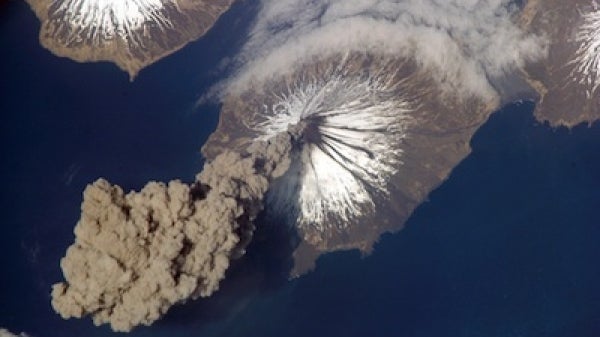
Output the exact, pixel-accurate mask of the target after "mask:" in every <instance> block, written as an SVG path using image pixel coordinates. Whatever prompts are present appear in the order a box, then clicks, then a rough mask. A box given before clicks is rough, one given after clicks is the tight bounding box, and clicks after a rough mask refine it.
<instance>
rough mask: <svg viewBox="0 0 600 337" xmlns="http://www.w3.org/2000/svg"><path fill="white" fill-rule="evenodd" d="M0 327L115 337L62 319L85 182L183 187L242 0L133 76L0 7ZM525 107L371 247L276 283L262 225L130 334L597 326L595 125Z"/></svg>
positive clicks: (270, 240)
mask: <svg viewBox="0 0 600 337" xmlns="http://www.w3.org/2000/svg"><path fill="white" fill-rule="evenodd" d="M0 10H1V12H0V48H1V49H0V51H1V54H0V55H1V59H0V112H1V114H2V115H1V116H2V117H1V118H2V120H1V123H0V128H1V131H0V137H1V138H0V149H1V152H0V155H1V158H2V161H1V165H0V172H1V174H2V177H3V179H2V181H3V184H2V190H1V191H2V192H1V193H0V200H1V206H0V211H1V213H2V218H1V222H0V226H1V229H2V232H1V234H0V267H1V268H2V271H1V272H0V327H5V328H8V329H10V330H12V331H14V332H20V331H26V332H28V333H30V334H31V335H33V336H36V337H55V336H56V337H62V336H64V337H72V336H113V335H117V334H114V333H112V332H111V331H110V330H109V329H108V328H107V327H100V328H97V327H94V326H93V325H92V323H91V321H90V320H89V319H86V320H69V321H64V320H62V319H61V318H60V317H59V316H58V315H56V314H54V312H53V311H52V308H51V307H50V303H49V290H50V286H51V284H52V283H55V282H57V281H60V280H62V275H61V271H60V267H59V265H58V263H59V260H60V258H61V257H62V255H63V254H64V250H65V248H66V247H67V246H68V245H69V244H71V243H72V241H73V234H72V229H73V226H74V225H75V222H76V221H77V218H78V216H79V205H80V202H81V192H82V191H83V188H84V187H85V185H86V184H87V183H89V182H91V181H93V180H95V179H96V178H98V177H100V176H102V177H106V178H108V179H109V180H110V181H112V182H114V183H118V184H120V185H122V186H124V187H125V188H127V189H131V188H136V189H138V188H140V187H141V186H143V184H144V183H145V182H146V181H147V180H149V179H157V180H169V179H173V178H181V179H183V180H187V181H190V180H192V179H193V176H194V173H195V172H197V171H198V170H199V169H200V168H201V165H202V158H201V156H200V154H199V148H200V147H201V145H202V144H203V142H204V141H205V139H206V137H207V136H208V135H209V134H210V132H212V130H213V129H214V128H215V126H216V122H217V118H218V107H215V106H203V107H199V108H197V107H195V101H196V100H197V98H198V97H199V95H201V94H202V93H203V92H204V91H205V90H206V89H207V88H208V86H210V84H211V83H213V82H214V81H215V80H216V79H217V77H218V76H220V75H219V74H218V73H217V72H216V71H215V69H217V68H218V67H219V64H220V62H221V60H222V59H224V58H226V57H227V56H231V55H232V54H233V53H234V52H235V49H236V46H239V43H240V42H241V37H242V36H243V34H244V31H245V29H246V28H247V23H248V18H250V17H251V16H252V12H253V6H252V4H251V3H249V2H246V3H240V4H239V5H237V6H236V8H234V10H233V11H232V12H231V13H229V14H228V15H226V16H225V17H223V19H222V20H221V21H220V22H219V23H218V24H217V26H216V27H215V29H214V30H213V31H212V32H211V33H210V34H209V35H208V36H207V37H206V38H204V39H202V40H200V41H198V42H196V43H194V44H192V45H190V46H189V47H187V48H185V49H184V50H182V51H180V52H179V53H177V54H175V55H172V56H171V57H168V58H166V59H164V60H162V61H160V62H158V63H157V64H155V65H153V66H151V67H149V68H148V69H146V70H144V71H142V72H141V74H140V76H139V78H138V79H137V80H136V81H135V82H134V83H129V81H128V77H127V75H126V74H125V73H123V72H120V71H119V70H117V69H116V68H115V67H114V66H113V65H110V64H85V65H83V64H77V63H75V62H72V61H69V60H66V59H61V58H57V57H54V56H52V55H51V54H50V53H49V52H47V51H45V50H44V49H42V48H41V47H40V46H39V44H38V40H37V31H38V29H39V24H38V22H37V20H36V18H35V17H34V16H33V14H32V13H30V11H29V10H28V8H27V6H26V5H25V4H24V3H22V2H21V1H12V2H9V4H8V5H6V6H0ZM532 110H533V105H532V103H521V104H512V105H509V106H507V107H505V108H504V109H502V110H501V111H499V112H497V113H496V114H494V115H493V116H492V118H491V119H490V121H489V122H488V123H487V124H485V125H484V126H483V127H482V128H481V129H480V130H479V131H478V132H477V134H476V136H475V137H474V139H473V141H472V146H473V153H472V154H471V155H470V156H469V157H468V158H467V159H466V160H464V161H463V162H462V163H461V164H460V165H459V166H458V167H457V168H456V169H455V170H454V171H453V173H452V175H451V177H450V179H449V180H448V181H447V182H445V183H444V184H443V185H442V186H441V187H439V188H438V189H437V190H436V191H434V192H433V193H432V194H431V196H430V198H429V201H428V202H426V203H425V204H423V205H422V206H421V207H419V208H418V209H417V211H416V212H415V214H414V215H413V216H412V217H411V219H410V220H409V221H408V224H407V228H406V229H405V230H403V231H402V232H400V233H397V234H394V235H385V236H384V237H383V238H382V240H381V241H380V242H379V243H378V244H377V246H376V249H375V252H374V253H373V254H372V255H371V256H368V257H361V256H360V255H359V253H356V252H343V253H334V254H329V255H326V256H324V257H322V258H321V259H320V260H319V262H318V264H317V268H316V270H315V271H314V272H312V273H310V274H308V275H306V276H303V277H301V278H299V279H296V280H292V281H288V280H286V278H285V270H286V268H287V267H288V266H287V265H286V263H287V260H286V258H285V256H283V255H282V254H283V253H282V252H284V251H285V247H283V246H285V245H284V244H282V242H283V241H285V236H284V235H282V234H281V233H277V232H276V231H274V230H272V229H268V230H261V232H259V233H258V235H257V238H256V240H255V241H254V243H253V244H252V245H251V246H250V247H249V252H248V254H247V256H246V257H244V258H243V259H242V260H240V261H238V262H237V263H236V264H235V265H234V266H233V267H232V269H231V270H230V273H229V277H228V279H227V280H226V281H225V282H224V284H223V287H222V290H221V291H220V292H219V293H217V294H216V295H215V296H214V297H212V298H210V299H207V300H200V301H195V302H192V303H188V304H186V305H184V306H179V307H176V308H174V309H173V310H172V311H171V312H170V313H169V314H168V315H167V316H166V317H165V319H163V320H162V321H160V322H158V323H157V324H156V325H154V326H152V327H149V328H140V329H137V330H135V331H134V332H133V333H132V334H131V335H132V336H149V337H154V336H156V337H162V336H176V337H179V336H181V337H183V336H242V337H250V336H260V337H269V336H273V337H280V336H286V337H288V336H289V337H291V336H328V337H330V336H357V337H358V336H360V337H364V336H402V337H496V336H502V337H521V336H531V337H546V336H551V337H563V336H564V337H597V336H600V263H599V261H600V245H598V241H599V240H600V125H598V124H596V125H594V126H592V127H587V126H579V127H576V128H574V129H573V130H566V129H557V130H553V129H551V128H549V127H547V126H544V125H539V124H538V123H536V122H535V120H534V119H533V117H532Z"/></svg>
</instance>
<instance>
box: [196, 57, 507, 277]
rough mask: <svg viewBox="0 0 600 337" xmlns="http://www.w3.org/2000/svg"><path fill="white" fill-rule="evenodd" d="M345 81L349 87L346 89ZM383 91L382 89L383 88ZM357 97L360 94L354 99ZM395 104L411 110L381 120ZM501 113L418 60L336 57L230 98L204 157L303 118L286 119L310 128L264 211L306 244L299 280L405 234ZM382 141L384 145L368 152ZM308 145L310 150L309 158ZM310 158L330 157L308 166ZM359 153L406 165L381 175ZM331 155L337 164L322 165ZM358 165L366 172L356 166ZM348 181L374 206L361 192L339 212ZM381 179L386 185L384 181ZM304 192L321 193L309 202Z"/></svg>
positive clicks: (299, 253) (298, 263)
mask: <svg viewBox="0 0 600 337" xmlns="http://www.w3.org/2000/svg"><path fill="white" fill-rule="evenodd" d="M382 74H384V75H382ZM340 79H342V80H340ZM353 79H357V80H356V81H355V80H353ZM340 81H341V83H342V86H341V87H340V85H338V83H339V82H340ZM344 81H349V83H351V84H352V85H347V86H343V84H344V83H345V82H344ZM361 83H368V84H369V85H367V86H366V89H365V93H368V94H365V95H364V96H362V93H361V92H360V89H356V88H361V85H362V84H361ZM378 83H379V84H382V83H383V88H381V86H378ZM315 87H316V88H317V89H315ZM356 90H358V91H359V92H353V91H356ZM346 91H349V92H351V93H350V94H348V92H346ZM354 98H356V100H355V101H356V102H358V103H356V104H358V107H359V108H358V109H355V110H353V104H354V103H352V104H347V102H348V101H351V100H352V99H354ZM394 100H403V101H404V102H405V103H406V105H402V104H396V105H393V104H392V105H391V106H392V108H391V110H390V111H387V112H388V113H389V114H386V113H385V112H384V113H382V112H378V110H377V109H384V110H385V109H386V107H389V106H390V105H389V104H387V103H389V102H390V101H394ZM290 102H291V103H290ZM288 103H289V104H290V105H287V107H286V104H288ZM382 103H383V104H382ZM497 104H498V103H497V101H496V100H495V99H494V100H492V101H488V102H485V101H483V100H481V99H479V98H475V97H472V96H470V95H465V93H462V92H461V93H459V92H457V91H456V90H455V89H448V88H447V89H446V91H442V89H441V86H440V85H439V84H437V83H435V81H434V80H433V79H432V76H431V74H428V73H425V72H424V71H422V70H419V68H418V67H417V66H416V65H415V63H414V62H413V61H412V60H407V59H402V58H401V57H398V56H391V57H384V56H378V55H365V54H355V55H352V56H350V57H348V58H343V57H342V56H341V55H336V56H334V57H329V58H324V59H320V60H316V61H314V62H312V63H310V64H307V65H304V66H301V67H299V68H298V69H296V70H295V71H293V72H291V73H289V74H288V75H286V76H282V77H280V78H278V79H272V80H269V81H267V82H266V83H263V84H258V83H256V85H254V86H253V88H252V89H249V90H248V91H246V92H243V93H241V94H239V95H230V96H229V97H227V98H226V99H225V102H224V105H223V108H222V111H221V117H220V122H219V126H218V128H217V131H216V132H215V133H214V134H212V135H211V137H210V139H209V140H208V142H207V143H206V145H205V146H204V147H203V149H202V150H203V154H204V155H205V156H206V157H207V158H208V159H209V160H210V159H212V158H214V157H215V156H217V155H218V154H219V153H221V152H222V151H224V150H225V149H234V150H237V149H243V148H245V147H247V146H248V144H250V143H251V142H253V141H255V140H256V139H257V138H260V137H264V136H265V135H269V133H270V132H271V133H272V132H275V131H277V130H275V131H273V130H271V131H269V130H268V129H269V127H273V125H274V124H276V122H273V121H272V120H271V121H269V118H272V117H274V116H276V115H278V114H284V115H285V114H291V115H294V114H297V113H299V114H300V115H302V116H303V117H300V118H297V120H294V119H293V118H289V121H290V124H289V125H290V126H292V127H300V128H304V129H303V130H304V131H303V132H304V138H303V140H302V141H301V142H300V143H301V144H299V145H298V146H297V148H296V150H295V151H296V157H295V159H293V158H294V156H292V166H291V167H290V169H289V170H288V172H287V173H286V175H284V176H283V177H282V178H280V179H282V181H281V182H279V183H278V182H277V181H276V182H274V183H273V184H272V185H271V187H270V191H269V193H270V194H271V195H272V196H274V197H272V198H270V199H269V198H268V199H267V204H268V205H267V206H266V209H267V210H268V212H270V213H274V216H275V217H276V219H277V220H281V218H284V219H285V220H287V221H285V222H288V223H290V222H291V224H292V225H295V226H296V228H297V229H298V234H299V236H300V238H301V242H300V244H299V246H298V247H297V249H296V251H295V252H294V260H295V265H294V269H293V270H292V275H299V274H302V273H304V272H306V271H308V270H310V269H311V268H313V266H314V263H315V260H316V259H317V257H318V256H319V255H320V254H322V253H326V252H331V251H336V250H348V249H360V250H361V251H363V252H369V251H370V250H371V249H372V246H373V244H374V243H375V242H376V241H377V239H378V238H379V236H380V235H381V234H382V233H385V232H393V231H397V230H400V229H401V228H402V226H403V225H404V222H405V221H406V220H407V219H408V217H409V216H410V215H411V213H412V212H413V210H414V209H415V208H416V207H417V206H418V205H419V204H420V203H421V202H423V200H425V198H426V197H427V195H428V194H429V193H430V192H431V191H432V190H433V189H434V188H436V187H437V186H439V185H440V184H441V183H442V182H443V181H444V180H445V179H446V178H447V177H448V175H449V174H450V172H451V170H452V169H453V168H454V167H455V166H456V165H457V164H458V163H459V162H460V161H461V160H462V159H463V158H465V157H466V156H467V155H468V154H469V153H470V146H469V141H470V140H471V137H472V136H473V134H474V132H475V131H476V130H477V129H478V128H479V127H480V126H481V125H482V124H483V123H484V122H485V121H486V120H487V119H488V117H489V115H490V114H491V113H492V112H493V110H494V109H495V108H496V107H497ZM348 106H350V107H348ZM371 107H377V108H373V109H372V110H373V111H374V112H373V113H372V115H369V114H370V113H369V114H367V115H365V114H363V113H361V112H359V110H360V111H365V110H368V111H371V110H369V109H370V108H371ZM402 107H405V108H406V111H402ZM361 109H362V110H361ZM299 111H303V112H299ZM390 114H391V115H392V116H394V114H398V115H400V114H403V116H404V117H402V118H398V119H394V120H395V121H396V122H395V123H396V125H393V124H392V125H388V126H387V127H383V126H384V125H383V124H378V122H377V119H376V118H373V120H370V117H369V116H389V115H390ZM286 118H287V117H286ZM336 118H340V119H339V120H336ZM338 121H339V122H340V123H337V122H338ZM383 121H384V123H388V122H389V120H387V119H384V120H383ZM286 122H287V120H286ZM275 129H276V128H275ZM398 130H399V131H398ZM392 133H393V134H392ZM380 136H381V137H383V138H380V139H385V140H384V143H377V142H375V143H369V142H370V141H372V140H373V139H377V137H380ZM386 142H387V143H386ZM311 146H313V147H312V149H313V150H310V151H309V150H308V149H311ZM378 149H379V150H378ZM311 151H312V152H311ZM310 153H313V154H314V153H318V154H320V153H324V155H323V156H320V157H319V156H315V155H313V156H312V157H311V155H310ZM361 153H368V154H369V156H370V157H372V158H376V159H377V158H378V154H379V155H381V157H382V158H390V157H394V156H398V158H399V160H397V161H390V163H389V165H388V166H387V167H386V166H385V165H384V166H383V167H382V166H378V163H379V160H376V163H375V165H371V166H369V159H368V157H366V156H365V158H361ZM327 156H329V157H330V158H331V160H329V161H327V160H326V159H323V157H327ZM307 158H310V159H309V160H307ZM384 160H385V159H384ZM357 163H363V164H358V166H360V165H363V166H364V167H362V168H361V167H356V166H355V164H357ZM365 163H366V164H365ZM389 166H392V167H391V168H390V167H389ZM367 168H368V169H369V170H371V173H373V171H374V174H372V176H374V177H375V179H373V180H372V181H369V179H370V176H369V174H367V173H364V172H362V171H361V169H365V170H367ZM386 170H387V171H388V173H389V174H388V173H386ZM331 172H335V174H330V173H331ZM345 172H350V174H349V175H348V176H349V177H354V179H356V180H357V181H359V182H358V185H361V184H362V185H364V186H365V191H367V192H368V193H367V194H366V195H367V197H368V198H369V199H370V200H371V201H372V203H369V202H363V203H360V202H358V201H357V200H359V199H361V198H363V197H364V195H361V194H360V193H354V194H351V195H350V198H348V199H346V200H352V201H350V202H349V203H351V204H350V205H345V206H344V207H342V206H339V205H340V204H342V205H344V203H345V202H347V201H344V199H343V198H342V197H341V196H340V195H343V194H344V188H343V186H352V184H353V183H354V182H353V181H352V180H353V179H351V178H350V179H346V180H343V179H341V183H337V184H336V183H331V180H332V177H331V176H332V175H333V176H334V177H333V179H335V177H338V176H344V174H345ZM390 172H391V173H390ZM307 176H308V177H309V178H310V177H312V176H316V178H315V179H314V180H316V181H317V182H316V183H315V182H314V181H313V180H311V179H306V177H307ZM382 177H385V181H383V182H381V179H378V178H382ZM328 180H329V182H327V181H328ZM382 186H384V187H382ZM338 187H340V188H338ZM303 188H304V189H308V190H309V191H311V190H318V191H319V192H318V193H317V192H315V193H316V194H315V193H313V194H310V193H309V192H305V191H303ZM384 190H385V191H384ZM305 193H306V194H305ZM329 199H334V200H333V201H332V200H329ZM282 200H283V202H282ZM302 200H308V202H307V203H309V205H308V206H306V207H304V208H303V207H302ZM286 202H287V203H289V204H288V205H285V203H286ZM297 203H300V204H301V205H300V206H298V205H295V204H297ZM315 204H316V206H315ZM322 204H328V205H329V206H325V208H326V209H325V211H324V212H323V213H324V214H323V216H322V217H319V216H318V214H317V215H315V208H316V209H319V207H320V205H322ZM310 206H314V207H313V208H311V207H310ZM327 207H329V208H328V209H327ZM352 207H355V208H356V209H354V210H353V209H352ZM327 211H329V212H327ZM311 212H312V213H311ZM348 214H350V216H348V217H346V218H345V219H344V215H348Z"/></svg>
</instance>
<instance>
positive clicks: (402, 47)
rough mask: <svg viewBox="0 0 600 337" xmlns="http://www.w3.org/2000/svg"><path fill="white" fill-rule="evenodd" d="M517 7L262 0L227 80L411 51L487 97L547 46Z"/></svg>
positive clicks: (494, 0) (437, 72) (237, 82)
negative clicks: (328, 58) (339, 57)
mask: <svg viewBox="0 0 600 337" xmlns="http://www.w3.org/2000/svg"><path fill="white" fill-rule="evenodd" d="M518 10H519V9H518V8H517V7H516V6H515V5H514V4H512V3H511V1H507V0H444V1H441V0H353V1H345V0H263V1H262V3H261V10H260V13H259V15H258V17H257V19H256V21H255V23H254V26H253V28H252V30H251V32H250V36H249V41H248V43H247V44H246V46H245V48H244V49H243V51H242V52H241V54H240V55H239V58H238V62H239V63H238V65H239V66H240V68H239V71H238V72H237V74H236V76H234V77H233V79H231V81H230V82H229V83H227V84H226V87H227V89H228V91H230V92H231V91H240V90H244V88H246V87H248V86H249V85H251V83H252V82H253V81H256V80H268V79H269V78H271V76H274V75H277V74H281V73H285V72H289V71H290V70H292V69H294V68H296V67H298V66H301V65H302V64H304V63H306V62H310V60H311V59H312V58H314V57H316V56H323V55H328V54H335V53H340V52H342V53H343V52H345V51H365V52H371V53H377V52H379V53H385V54H392V55H399V56H404V57H407V56H408V57H414V59H415V60H416V61H417V62H418V63H419V64H420V66H422V67H423V68H424V69H426V70H428V71H430V72H431V73H432V74H434V76H435V78H436V79H437V81H438V82H439V83H440V84H443V85H446V86H454V87H456V86H459V87H460V88H462V89H464V90H465V91H466V92H469V93H473V94H476V95H479V96H483V97H491V96H493V95H495V90H494V89H493V81H494V79H497V78H501V77H503V76H505V75H509V74H511V73H512V72H514V71H515V70H516V69H517V68H519V67H521V66H523V65H524V64H525V63H526V62H528V61H532V60H535V59H538V58H540V57H543V56H544V55H545V54H546V43H545V40H544V39H543V38H542V37H539V36H534V35H528V34H526V33H525V32H523V31H522V30H521V29H520V28H519V27H518V26H517V25H516V23H515V22H514V17H515V15H516V14H517V12H518Z"/></svg>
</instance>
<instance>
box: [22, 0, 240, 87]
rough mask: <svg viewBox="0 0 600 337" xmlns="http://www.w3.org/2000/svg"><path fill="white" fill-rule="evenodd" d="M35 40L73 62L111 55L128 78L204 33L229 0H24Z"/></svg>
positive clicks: (110, 59) (105, 57)
mask: <svg viewBox="0 0 600 337" xmlns="http://www.w3.org/2000/svg"><path fill="white" fill-rule="evenodd" d="M27 1H28V2H29V4H30V6H31V7H32V8H33V10H34V11H35V13H36V15H37V16H38V18H39V19H40V21H41V23H42V26H41V30H40V42H41V44H42V45H43V46H44V47H46V48H48V49H49V50H50V51H52V52H53V53H54V54H56V55H58V56H64V57H69V58H71V59H73V60H76V61H79V62H93V61H111V62H114V63H115V64H117V65H118V66H119V67H120V68H121V69H123V70H124V71H126V72H127V73H129V76H130V77H131V79H133V78H134V77H135V76H136V75H137V73H138V72H139V71H140V70H141V69H142V68H144V67H146V66H148V65H149V64H152V63H154V62H155V61H157V60H159V59H161V58H162V57H164V56H166V55H168V54H170V53H173V52H174V51H176V50H178V49H180V48H182V47H183V46H184V45H186V44H187V43H188V42H190V41H193V40H195V39H198V38H199V37H200V36H202V35H204V34H205V33H206V32H207V31H208V30H209V29H210V28H211V27H212V26H213V25H214V23H215V22H216V21H217V19H218V18H219V16H220V15H221V14H222V13H223V12H225V11H226V10H227V9H229V7H230V6H231V4H232V2H233V0H27Z"/></svg>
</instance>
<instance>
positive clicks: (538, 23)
mask: <svg viewBox="0 0 600 337" xmlns="http://www.w3.org/2000/svg"><path fill="white" fill-rule="evenodd" d="M522 21H523V25H525V26H526V27H527V28H528V29H529V30H530V31H532V32H535V33H538V34H544V35H546V36H547V37H548V39H549V41H550V46H549V55H548V58H547V59H545V60H540V61H539V62H538V63H535V64H533V65H531V66H529V67H527V69H526V70H527V75H528V79H529V82H530V84H531V85H532V86H533V87H534V88H535V89H536V90H537V91H538V93H539V94H540V103H539V104H538V107H537V109H536V116H537V117H538V118H539V119H540V120H543V121H548V122H549V123H550V124H552V125H555V126H556V125H565V126H569V127H571V126H574V125H576V124H579V123H582V122H588V123H591V122H593V121H595V120H597V119H599V118H600V5H599V4H598V2H597V1H595V0H572V1H563V0H545V1H540V0H530V1H529V2H528V4H527V6H526V7H525V9H524V11H523V12H522Z"/></svg>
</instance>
